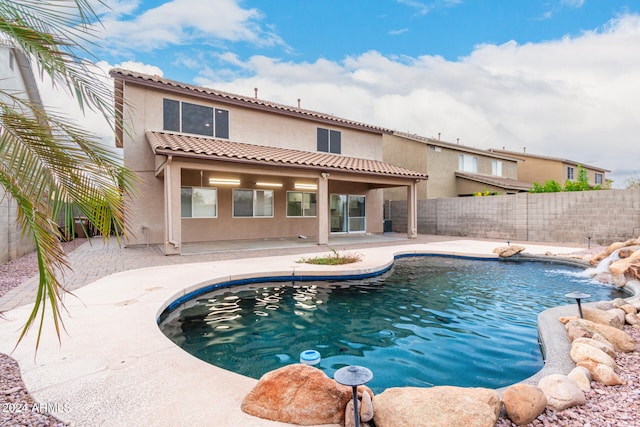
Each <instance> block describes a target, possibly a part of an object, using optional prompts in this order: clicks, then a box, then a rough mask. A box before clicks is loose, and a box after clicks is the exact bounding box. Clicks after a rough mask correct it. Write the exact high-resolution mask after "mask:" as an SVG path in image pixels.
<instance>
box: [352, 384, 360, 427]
mask: <svg viewBox="0 0 640 427" xmlns="http://www.w3.org/2000/svg"><path fill="white" fill-rule="evenodd" d="M352 389H353V420H354V421H353V422H354V424H353V425H354V426H355V427H360V420H359V419H358V386H357V385H354V386H353V387H352Z"/></svg>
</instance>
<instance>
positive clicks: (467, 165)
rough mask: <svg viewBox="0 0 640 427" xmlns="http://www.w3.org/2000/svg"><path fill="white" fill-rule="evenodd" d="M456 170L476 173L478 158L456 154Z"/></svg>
mask: <svg viewBox="0 0 640 427" xmlns="http://www.w3.org/2000/svg"><path fill="white" fill-rule="evenodd" d="M458 170H460V171H462V172H472V173H478V158H477V157H475V156H469V155H468V154H458Z"/></svg>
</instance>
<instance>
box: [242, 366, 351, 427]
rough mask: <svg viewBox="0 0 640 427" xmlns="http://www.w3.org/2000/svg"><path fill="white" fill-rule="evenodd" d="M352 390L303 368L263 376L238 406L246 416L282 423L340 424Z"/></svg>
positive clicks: (284, 368) (289, 368) (342, 421)
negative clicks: (240, 406)
mask: <svg viewBox="0 0 640 427" xmlns="http://www.w3.org/2000/svg"><path fill="white" fill-rule="evenodd" d="M351 398H352V390H351V388H349V387H346V386H343V385H340V384H338V383H337V382H335V381H334V380H333V379H331V378H329V377H328V376H327V375H326V374H325V373H324V372H322V371H321V370H319V369H317V368H314V367H313V366H309V365H304V364H294V365H288V366H284V367H282V368H279V369H276V370H275V371H271V372H267V373H266V374H264V375H263V376H262V378H260V380H259V381H258V383H257V384H256V386H255V387H254V388H253V389H252V390H251V391H250V392H249V394H248V395H247V396H246V397H245V399H244V401H243V402H242V410H243V411H244V412H246V413H247V414H250V415H254V416H256V417H260V418H265V419H268V420H273V421H280V422H283V423H291V424H299V425H314V424H342V423H344V414H345V407H346V405H347V403H348V402H349V400H350V399H351Z"/></svg>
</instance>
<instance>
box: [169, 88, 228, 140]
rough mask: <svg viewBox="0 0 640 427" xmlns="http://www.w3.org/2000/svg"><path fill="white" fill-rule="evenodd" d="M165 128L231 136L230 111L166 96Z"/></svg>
mask: <svg viewBox="0 0 640 427" xmlns="http://www.w3.org/2000/svg"><path fill="white" fill-rule="evenodd" d="M162 119H163V129H164V130H169V131H175V132H184V133H192V134H195V135H204V136H215V137H216V138H225V139H228V138H229V111H227V110H221V109H219V108H213V107H206V106H204V105H198V104H191V103H189V102H180V101H176V100H173V99H167V98H165V99H164V100H163V105H162Z"/></svg>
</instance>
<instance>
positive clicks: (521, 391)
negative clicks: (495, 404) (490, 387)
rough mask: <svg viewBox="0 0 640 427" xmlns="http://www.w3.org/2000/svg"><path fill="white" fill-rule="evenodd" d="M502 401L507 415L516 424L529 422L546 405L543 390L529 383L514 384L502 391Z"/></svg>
mask: <svg viewBox="0 0 640 427" xmlns="http://www.w3.org/2000/svg"><path fill="white" fill-rule="evenodd" d="M502 403H503V404H504V409H505V411H506V412H507V416H508V417H509V419H511V421H513V422H514V423H515V424H516V425H519V426H521V425H524V424H529V423H530V422H531V421H533V420H535V419H536V418H537V417H538V415H540V414H541V413H542V412H543V411H544V408H545V407H546V406H547V398H546V396H545V395H544V392H543V391H542V390H541V389H540V388H539V387H536V386H534V385H531V384H523V383H521V384H515V385H512V386H510V387H507V389H506V390H505V391H504V393H502Z"/></svg>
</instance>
